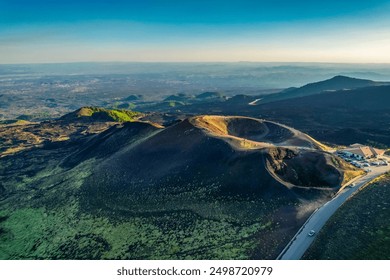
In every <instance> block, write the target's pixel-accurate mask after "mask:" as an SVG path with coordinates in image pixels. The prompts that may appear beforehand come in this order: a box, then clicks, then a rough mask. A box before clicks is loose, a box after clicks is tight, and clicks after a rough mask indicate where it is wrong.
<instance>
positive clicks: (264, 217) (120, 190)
mask: <svg viewBox="0 0 390 280" xmlns="http://www.w3.org/2000/svg"><path fill="white" fill-rule="evenodd" d="M74 149H76V150H73V151H72V152H67V156H66V157H64V158H61V160H59V161H58V162H57V164H56V165H55V169H53V167H50V168H49V169H50V170H56V171H55V172H54V171H50V172H49V171H47V170H45V171H42V172H41V173H39V174H38V175H35V177H34V178H28V180H27V179H26V178H23V179H21V181H22V182H23V183H24V186H25V187H24V188H22V187H19V190H23V191H24V193H23V194H21V193H19V195H17V194H18V192H17V191H16V190H15V189H14V190H13V192H10V189H11V186H10V185H11V184H10V183H6V184H5V185H2V186H0V187H1V189H2V191H1V193H2V196H3V199H2V200H1V201H0V206H1V208H0V239H1V245H0V252H1V251H2V252H3V253H1V254H0V258H14V259H15V258H52V259H58V258H61V259H273V258H276V256H277V255H278V253H279V252H280V251H281V250H282V249H283V248H284V246H285V245H286V244H287V243H288V241H289V240H290V238H291V237H292V236H293V235H294V234H295V232H296V231H297V229H298V228H299V227H300V226H301V225H302V223H303V222H304V221H305V219H306V218H307V217H308V215H310V214H311V212H312V211H313V210H314V209H315V208H316V207H317V206H318V205H319V204H321V203H324V202H325V201H326V200H328V199H329V198H330V196H331V195H332V194H333V193H334V192H336V191H337V190H338V189H339V187H340V185H341V184H342V183H343V181H344V180H345V178H347V177H348V178H350V177H352V176H355V175H357V174H358V173H359V171H357V170H356V169H354V167H352V166H349V165H345V164H343V163H342V162H340V161H339V160H338V159H337V158H336V157H334V156H332V155H331V154H329V153H327V152H326V151H324V149H326V147H325V146H324V145H322V144H321V143H319V142H317V141H315V140H313V139H312V138H310V137H309V136H307V135H305V134H303V133H301V132H299V131H296V130H294V129H291V128H288V127H286V126H283V125H280V124H277V123H274V122H269V121H264V120H259V119H253V118H246V117H221V116H198V117H193V118H189V119H186V120H184V121H182V122H180V123H177V124H175V125H172V126H170V127H168V128H161V127H158V126H155V125H152V124H148V123H141V122H133V123H125V124H122V125H120V126H114V127H111V128H110V129H108V130H106V131H104V132H102V133H100V134H97V135H96V136H94V137H92V138H91V139H90V140H89V141H85V142H83V143H81V144H80V145H79V146H77V147H76V148H74ZM63 154H64V153H62V155H63ZM8 160H10V159H8ZM3 173H4V174H6V173H7V172H3ZM7 178H8V182H9V181H10V179H9V177H7ZM14 184H15V183H14ZM31 184H33V185H34V188H28V187H29V185H31ZM28 228H29V229H30V230H29V231H25V230H24V229H28Z"/></svg>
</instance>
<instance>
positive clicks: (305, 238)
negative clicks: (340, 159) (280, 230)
mask: <svg viewBox="0 0 390 280" xmlns="http://www.w3.org/2000/svg"><path fill="white" fill-rule="evenodd" d="M370 169H371V170H372V172H370V173H368V174H367V175H365V176H363V177H361V178H359V179H357V180H356V181H354V183H355V186H354V187H352V188H345V189H344V190H343V191H341V192H339V193H338V194H337V196H336V197H335V198H333V199H332V200H330V201H328V202H327V203H325V204H324V205H323V206H321V207H320V208H318V209H317V210H316V211H315V212H314V213H313V214H312V215H311V216H310V217H309V219H308V220H307V221H306V223H305V224H304V225H303V226H302V227H301V228H300V230H299V231H298V233H297V234H296V235H295V236H294V237H293V239H292V240H291V241H290V243H289V244H288V245H287V246H286V248H285V249H284V250H283V251H282V253H281V254H280V255H279V256H278V258H277V259H278V260H279V259H280V260H299V259H300V258H301V257H302V256H303V254H304V253H305V252H306V250H307V249H308V248H309V247H310V245H311V244H312V243H313V241H314V239H315V237H316V234H315V235H314V236H311V237H310V236H309V235H308V234H309V232H310V231H311V230H315V232H316V233H317V232H319V231H320V230H321V228H322V227H323V226H324V225H325V223H326V222H327V221H328V220H329V218H330V217H331V216H332V215H333V214H334V213H335V212H336V210H337V209H338V208H339V207H340V206H341V205H342V204H343V203H344V202H345V201H346V200H347V199H348V198H349V197H350V196H351V195H352V194H353V193H355V192H356V191H358V190H359V188H360V187H362V186H363V185H364V184H366V183H368V182H369V181H371V180H373V179H374V178H376V177H378V176H380V175H382V174H384V173H386V172H388V171H390V165H388V166H379V167H374V166H371V167H370Z"/></svg>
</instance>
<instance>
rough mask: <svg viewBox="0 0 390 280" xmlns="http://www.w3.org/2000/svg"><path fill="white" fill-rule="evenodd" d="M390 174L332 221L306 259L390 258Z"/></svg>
mask: <svg viewBox="0 0 390 280" xmlns="http://www.w3.org/2000/svg"><path fill="white" fill-rule="evenodd" d="M389 197H390V175H387V176H386V177H385V178H383V179H381V180H378V181H376V182H374V183H371V184H370V185H369V186H367V187H366V188H364V189H363V190H362V191H360V192H359V193H357V194H356V195H355V196H353V197H352V198H351V199H350V200H349V201H347V202H346V203H345V204H344V205H343V206H342V207H341V208H340V209H339V210H338V211H337V212H336V214H335V215H334V216H333V217H332V218H331V219H330V220H329V221H328V223H327V224H326V225H325V227H324V228H323V229H322V230H321V232H320V233H319V234H318V236H317V238H316V240H315V242H314V243H313V245H312V246H311V247H310V248H309V250H308V251H307V252H306V254H305V255H304V259H332V260H336V259H348V260H350V259H352V260H355V259H356V260H359V259H367V260H368V259H384V260H389V259H390V201H389Z"/></svg>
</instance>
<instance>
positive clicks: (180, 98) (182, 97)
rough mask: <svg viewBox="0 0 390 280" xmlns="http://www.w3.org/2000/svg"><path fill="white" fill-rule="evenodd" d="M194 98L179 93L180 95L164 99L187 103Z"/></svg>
mask: <svg viewBox="0 0 390 280" xmlns="http://www.w3.org/2000/svg"><path fill="white" fill-rule="evenodd" d="M192 98H193V96H189V95H187V94H184V93H179V94H173V95H170V96H168V97H166V98H165V99H164V101H180V102H186V101H188V100H190V99H192Z"/></svg>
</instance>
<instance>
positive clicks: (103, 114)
mask: <svg viewBox="0 0 390 280" xmlns="http://www.w3.org/2000/svg"><path fill="white" fill-rule="evenodd" d="M138 116H140V113H138V112H134V111H130V110H123V109H105V108H99V107H82V108H80V109H78V110H76V111H74V112H72V113H69V114H67V115H65V116H63V117H61V120H66V121H75V120H77V121H103V122H109V121H113V122H128V121H133V120H134V119H135V118H136V117H138Z"/></svg>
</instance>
